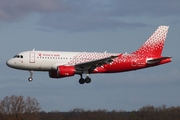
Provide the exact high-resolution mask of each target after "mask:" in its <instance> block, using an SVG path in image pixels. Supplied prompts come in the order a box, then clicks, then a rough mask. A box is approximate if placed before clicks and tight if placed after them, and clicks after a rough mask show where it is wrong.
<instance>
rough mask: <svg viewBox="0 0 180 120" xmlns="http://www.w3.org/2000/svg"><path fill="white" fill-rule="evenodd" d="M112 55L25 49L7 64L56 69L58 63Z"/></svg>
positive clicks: (31, 68)
mask: <svg viewBox="0 0 180 120" xmlns="http://www.w3.org/2000/svg"><path fill="white" fill-rule="evenodd" d="M112 55H118V54H116V53H96V52H94V53H93V52H92V53H87V52H60V51H59V52H58V51H57V52H56V51H26V52H21V53H19V54H18V55H16V56H14V57H13V58H12V59H10V60H8V61H7V65H8V66H10V67H12V68H15V69H21V70H34V71H50V70H57V66H60V65H69V66H70V65H75V64H78V63H82V62H88V61H92V60H97V59H101V58H105V57H109V56H112Z"/></svg>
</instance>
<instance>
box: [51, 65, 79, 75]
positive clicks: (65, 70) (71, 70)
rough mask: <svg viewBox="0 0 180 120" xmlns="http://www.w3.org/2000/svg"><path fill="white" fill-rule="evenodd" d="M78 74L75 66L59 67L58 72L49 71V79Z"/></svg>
mask: <svg viewBox="0 0 180 120" xmlns="http://www.w3.org/2000/svg"><path fill="white" fill-rule="evenodd" d="M75 73H76V70H75V67H74V66H58V67H57V70H52V71H49V77H51V78H63V77H69V76H74V74H75Z"/></svg>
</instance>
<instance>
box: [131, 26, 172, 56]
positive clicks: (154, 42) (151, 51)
mask: <svg viewBox="0 0 180 120" xmlns="http://www.w3.org/2000/svg"><path fill="white" fill-rule="evenodd" d="M168 28H169V26H159V27H158V28H157V30H156V31H155V32H154V33H153V34H152V35H151V36H150V37H149V39H148V40H147V41H146V42H145V43H144V44H143V45H142V46H141V47H140V48H139V49H138V50H137V51H135V52H133V53H132V54H145V55H147V54H148V55H153V56H157V57H158V56H161V53H162V50H163V47H164V42H165V40H166V35H167V32H168Z"/></svg>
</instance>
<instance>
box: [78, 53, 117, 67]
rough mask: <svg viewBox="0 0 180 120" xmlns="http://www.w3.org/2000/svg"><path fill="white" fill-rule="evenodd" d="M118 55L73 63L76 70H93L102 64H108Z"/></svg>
mask: <svg viewBox="0 0 180 120" xmlns="http://www.w3.org/2000/svg"><path fill="white" fill-rule="evenodd" d="M116 57H118V56H110V57H106V58H102V59H98V60H93V61H88V62H83V63H78V64H76V65H75V67H76V69H77V70H94V69H95V68H96V67H99V66H102V65H104V64H110V63H111V62H112V61H113V59H114V58H116Z"/></svg>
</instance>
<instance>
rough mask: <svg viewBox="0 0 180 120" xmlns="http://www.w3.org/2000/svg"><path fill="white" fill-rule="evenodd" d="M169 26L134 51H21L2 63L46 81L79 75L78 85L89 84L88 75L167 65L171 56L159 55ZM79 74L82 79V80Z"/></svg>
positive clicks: (162, 27) (159, 30) (158, 29)
mask: <svg viewBox="0 0 180 120" xmlns="http://www.w3.org/2000/svg"><path fill="white" fill-rule="evenodd" d="M168 28H169V26H159V27H158V28H157V30H156V31H155V32H154V33H153V34H152V35H151V36H150V37H149V39H148V40H147V41H146V42H145V43H144V44H143V45H142V46H141V47H140V48H139V49H137V50H136V51H135V52H132V53H130V54H128V53H107V52H104V53H98V52H63V51H36V50H32V51H25V52H21V53H19V54H17V55H15V56H14V57H13V58H11V59H10V60H8V61H7V62H6V64H7V66H9V67H11V68H15V69H20V70H27V71H30V77H29V78H28V80H29V81H32V80H33V78H32V76H33V71H47V72H48V73H49V77H50V78H64V77H70V76H74V75H75V74H78V75H80V79H79V83H80V84H84V83H90V82H91V78H90V77H89V74H94V73H117V72H125V71H132V70H138V69H143V68H148V67H153V66H157V65H161V64H165V63H169V62H171V57H165V56H162V55H161V53H162V50H163V47H164V42H165V39H166V35H167V32H168ZM83 74H86V77H85V78H83Z"/></svg>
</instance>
